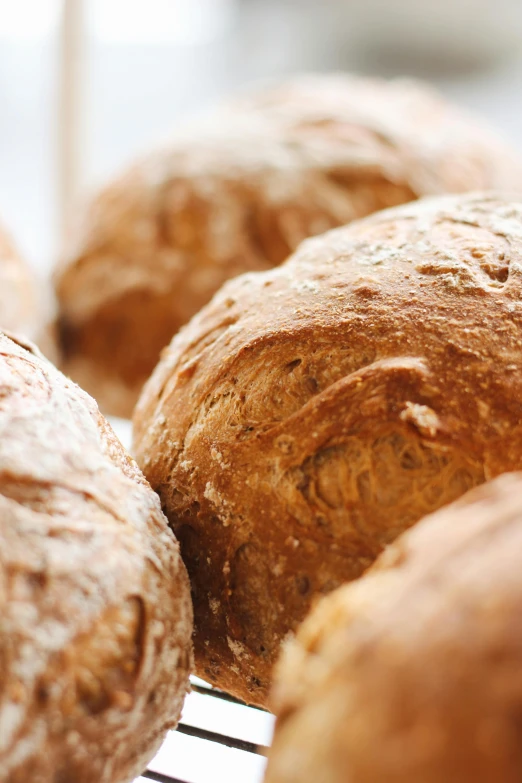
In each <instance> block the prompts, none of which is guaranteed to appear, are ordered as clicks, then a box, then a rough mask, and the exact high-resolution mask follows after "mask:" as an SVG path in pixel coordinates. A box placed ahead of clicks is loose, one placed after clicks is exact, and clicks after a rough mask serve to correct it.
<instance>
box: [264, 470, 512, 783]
mask: <svg viewBox="0 0 522 783" xmlns="http://www.w3.org/2000/svg"><path fill="white" fill-rule="evenodd" d="M521 551H522V474H513V475H507V476H501V477H500V478H497V479H495V480H494V481H492V482H490V483H489V484H485V485H483V486H482V487H479V488H477V489H474V490H472V491H471V492H469V493H468V494H467V495H465V496H464V497H463V498H461V500H459V501H457V502H456V503H455V504H453V505H451V506H448V507H446V508H444V509H441V510H440V511H438V512H437V513H436V514H433V515H432V516H430V517H427V518H426V519H424V520H422V521H421V522H419V524H418V525H416V526H415V527H414V528H413V530H411V531H409V532H408V533H405V534H404V535H402V536H401V537H400V538H399V539H398V540H397V541H396V542H395V543H394V544H393V545H392V546H391V547H390V548H389V549H388V550H386V552H385V553H384V554H383V555H382V556H381V557H380V559H379V560H378V561H377V563H376V564H375V566H374V567H373V568H372V569H371V571H370V572H369V573H368V574H367V575H366V576H365V577H363V578H362V579H360V580H358V581H357V582H354V583H353V584H351V585H347V586H345V587H341V588H340V589H339V590H337V591H336V592H334V593H333V594H332V595H330V596H328V597H327V598H325V599H324V600H323V601H321V602H320V604H319V605H318V606H317V608H316V609H315V610H314V611H313V612H312V614H311V615H310V617H309V618H307V620H306V621H305V622H304V623H303V625H302V627H301V628H300V629H299V631H298V633H297V637H296V639H295V641H293V642H292V643H290V644H289V645H288V646H287V647H286V648H285V651H284V654H283V656H282V659H281V662H280V663H279V664H278V667H276V671H277V674H276V683H275V687H274V692H273V706H274V708H275V711H276V713H277V715H278V720H277V724H276V730H275V737H274V744H273V747H272V749H271V753H270V758H269V762H268V771H267V775H266V779H265V780H266V783H316V781H319V780H320V781H321V783H346V781H350V783H418V782H419V781H422V783H447V781H459V783H497V781H502V783H518V781H520V780H521V779H522V726H521V723H520V714H521V712H522V678H521V661H522V634H521V630H520V616H521V613H522V579H521V570H520V552H521Z"/></svg>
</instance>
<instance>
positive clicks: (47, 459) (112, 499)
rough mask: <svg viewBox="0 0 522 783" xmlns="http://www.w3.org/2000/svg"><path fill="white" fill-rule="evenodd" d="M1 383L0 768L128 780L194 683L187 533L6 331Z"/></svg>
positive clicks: (36, 782)
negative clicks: (182, 543)
mask: <svg viewBox="0 0 522 783" xmlns="http://www.w3.org/2000/svg"><path fill="white" fill-rule="evenodd" d="M0 388H1V394H0V432H1V437H0V781H1V782H2V783H29V781H31V783H120V782H121V783H122V782H123V781H130V780H131V779H133V778H134V777H135V776H136V775H138V774H139V773H140V772H141V771H142V770H143V769H144V767H145V765H146V763H147V761H148V760H149V758H150V757H151V756H152V754H153V753H154V751H155V750H156V748H157V747H158V746H159V744H160V742H161V740H162V739H163V737H164V735H165V732H166V730H167V729H168V728H169V727H171V726H173V725H175V723H176V721H177V719H178V717H179V714H180V711H181V705H182V702H183V698H184V695H185V692H186V690H187V687H188V674H189V671H190V668H191V662H192V653H191V630H192V609H191V603H190V593H189V585H188V579H187V575H186V571H185V568H184V566H183V564H182V562H181V559H180V556H179V548H178V544H177V542H176V541H175V539H174V536H173V535H172V533H171V532H170V531H169V529H168V527H167V523H166V520H165V518H164V516H163V514H162V513H161V509H160V505H159V502H158V499H157V497H156V495H155V494H154V493H153V492H152V490H151V489H150V487H149V485H148V484H147V482H146V481H145V480H144V478H143V476H142V474H141V473H140V471H139V469H138V467H137V466H136V464H135V462H134V461H133V460H132V459H130V458H129V457H128V456H127V455H126V454H125V452H124V450H123V448H122V447H121V445H120V443H119V442H118V440H117V439H116V437H115V435H114V433H113V432H112V430H111V428H110V426H109V425H108V424H107V422H106V421H105V420H104V419H103V417H102V416H101V415H100V413H99V412H98V409H97V407H96V405H95V403H94V401H93V400H91V399H90V398H89V397H88V396H87V395H86V394H85V393H84V392H82V391H81V390H80V389H79V388H78V387H76V386H75V385H74V384H73V383H72V382H71V381H69V380H67V379H66V378H64V377H63V376H62V375H61V373H59V372H58V371H57V370H55V369H54V367H53V366H52V365H51V364H49V363H48V362H47V361H46V360H45V359H43V357H41V355H40V354H38V352H37V351H36V349H34V348H31V345H30V344H26V343H23V342H21V341H17V342H14V341H13V340H11V339H8V337H7V336H5V335H4V334H0Z"/></svg>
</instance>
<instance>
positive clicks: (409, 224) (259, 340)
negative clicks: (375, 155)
mask: <svg viewBox="0 0 522 783" xmlns="http://www.w3.org/2000/svg"><path fill="white" fill-rule="evenodd" d="M521 293H522V204H521V203H512V202H509V201H505V200H503V199H501V198H496V197H494V196H483V195H480V194H479V195H474V196H465V197H456V198H455V197H446V198H438V199H426V200H424V201H419V202H416V203H413V204H410V205H407V206H403V207H400V208H397V209H393V210H389V211H385V212H382V213H379V214H376V215H374V216H371V217H369V218H366V219H364V220H361V221H358V222H357V223H353V224H352V225H351V226H349V227H346V228H342V229H337V230H334V231H332V232H329V233H327V234H325V235H323V236H321V237H317V238H314V239H309V240H307V241H306V242H305V243H304V244H303V245H301V247H300V248H299V250H298V251H297V253H296V254H295V255H294V256H293V257H292V258H290V259H289V261H288V262H287V263H285V264H284V265H283V266H281V267H279V268H278V269H274V270H271V271H269V272H264V273H258V274H250V275H244V276H241V277H239V278H237V279H236V280H233V281H230V282H228V283H227V284H226V285H225V286H224V287H223V288H222V289H221V291H220V292H219V293H218V294H216V296H215V297H214V299H213V300H212V302H211V303H210V304H209V305H208V306H207V307H206V308H204V309H203V310H202V311H201V312H200V313H199V314H198V315H197V316H196V317H195V318H194V319H193V320H192V321H191V322H190V323H189V324H188V326H186V327H185V328H184V329H183V330H182V331H181V332H180V333H179V334H178V335H177V336H176V337H175V338H174V340H173V341H172V343H171V345H170V347H169V348H168V350H166V351H165V352H164V354H163V358H162V360H161V362H160V363H159V365H158V367H157V368H156V370H155V372H154V374H153V376H152V378H151V379H150V381H149V382H148V384H147V385H146V387H145V390H144V392H143V395H142V397H141V400H140V402H139V404H138V406H137V408H136V412H135V416H134V453H135V454H136V458H137V461H138V464H139V465H140V466H141V467H142V469H143V471H144V473H145V475H146V477H147V478H148V480H149V481H150V483H151V485H152V487H153V488H154V489H155V490H156V491H157V492H158V493H159V495H160V498H161V502H162V506H163V509H164V510H165V513H166V514H167V516H168V519H169V521H170V524H171V525H172V528H173V529H174V531H175V533H176V535H177V536H178V538H179V540H180V544H181V549H182V554H183V557H184V561H185V563H186V565H187V568H188V571H189V576H190V578H191V583H192V592H193V598H194V606H195V625H196V632H195V654H196V669H197V673H198V674H199V675H200V676H201V677H203V678H205V679H207V680H209V681H210V682H212V683H214V684H217V685H219V686H220V687H221V688H224V689H225V690H228V691H230V692H231V693H234V694H236V695H237V696H239V697H240V698H243V699H244V700H246V701H250V702H253V703H256V704H261V705H266V697H267V691H268V687H269V683H270V672H271V668H272V666H273V664H274V662H275V659H276V657H277V654H278V651H279V648H280V645H281V642H282V641H283V639H284V638H285V636H286V634H287V633H288V632H289V631H291V630H294V629H295V628H296V627H297V625H298V623H299V622H300V621H301V620H302V619H303V618H304V616H305V615H306V613H307V612H308V610H309V608H310V605H311V603H312V601H313V600H314V598H315V597H317V596H320V595H321V594H324V593H328V592H330V591H332V590H333V589H334V588H335V587H338V586H339V585H340V584H341V583H343V582H346V581H348V580H351V579H354V578H356V577H359V576H360V575H361V574H362V573H363V571H364V570H365V569H366V568H367V567H368V566H369V565H370V564H371V563H372V562H373V561H374V559H375V558H376V557H377V555H378V554H379V553H380V552H381V551H382V549H383V548H384V547H385V546H386V545H387V544H389V543H390V542H391V541H393V540H394V539H395V538H396V537H397V536H398V535H399V533H401V532H402V531H403V530H404V529H405V528H408V527H410V526H411V525H412V524H414V523H415V522H417V521H418V520H419V519H420V518H421V517H423V516H424V515H425V514H427V513H429V512H431V511H434V510H436V509H437V508H439V507H440V506H442V505H444V504H446V503H449V502H451V501H452V500H455V499H456V498H458V497H459V496H460V495H462V494H464V492H466V490H468V489H470V488H471V487H473V486H475V485H477V484H481V483H482V482H484V481H485V480H487V479H489V478H490V477H493V476H495V475H497V474H499V473H502V472H506V471H510V470H515V469H519V468H522V373H521V370H522V302H521Z"/></svg>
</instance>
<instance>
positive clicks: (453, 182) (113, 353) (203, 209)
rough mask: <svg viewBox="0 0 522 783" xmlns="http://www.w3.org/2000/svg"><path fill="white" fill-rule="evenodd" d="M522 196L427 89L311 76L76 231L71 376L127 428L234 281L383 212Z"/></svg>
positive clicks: (143, 168) (153, 160)
mask: <svg viewBox="0 0 522 783" xmlns="http://www.w3.org/2000/svg"><path fill="white" fill-rule="evenodd" d="M521 181H522V166H521V164H520V161H519V160H518V159H517V157H516V155H515V153H514V152H513V151H512V150H510V149H509V148H508V147H507V146H505V145H504V144H503V143H502V142H500V141H499V140H498V139H497V138H495V136H494V135H492V134H490V133H489V132H488V131H486V130H485V129H484V128H482V127H481V126H480V123H478V122H477V121H476V120H475V119H473V118H469V117H468V116H466V115H465V114H463V113H461V112H459V111H457V110H455V109H454V108H453V107H452V106H451V105H448V104H447V103H446V102H445V101H444V100H442V99H441V98H440V97H439V96H438V95H437V94H436V93H434V92H432V91H431V90H430V89H429V88H427V87H426V86H424V85H422V84H417V83H414V82H407V81H400V80H397V81H392V82H384V81H378V80H371V79H360V78H355V77H349V76H341V75H326V76H315V77H314V76H309V77H301V78H296V79H294V80H293V81H289V82H288V83H286V84H283V85H280V86H277V87H274V88H271V89H266V90H264V91H263V90H262V91H260V92H258V93H257V94H254V95H253V96H252V97H251V98H248V97H246V98H243V99H239V100H237V101H235V102H231V103H230V104H229V105H227V106H225V107H223V109H222V110H221V111H217V112H216V113H214V114H213V115H211V116H210V117H208V118H207V119H206V120H201V121H200V122H199V123H195V124H194V125H193V126H192V127H189V128H187V129H186V130H185V131H182V132H180V133H179V134H178V136H177V138H176V139H173V141H172V143H171V144H170V146H169V147H168V148H165V149H161V150H158V151H157V152H155V153H153V154H151V155H149V156H148V157H146V158H144V159H143V160H141V161H139V162H137V163H136V164H135V165H134V166H133V167H131V168H130V169H128V170H127V171H126V172H125V173H124V174H123V175H122V176H121V177H120V178H119V179H117V180H115V181H114V182H113V183H112V184H110V185H109V186H108V187H107V188H105V189H104V190H103V191H102V192H101V193H100V194H99V195H98V196H97V197H96V198H95V199H94V200H93V201H92V203H91V204H90V205H89V207H88V209H87V211H86V212H85V213H84V214H83V215H82V216H81V219H80V222H79V224H78V225H77V226H76V229H75V230H74V231H73V232H72V235H71V241H70V243H69V245H68V247H67V248H66V252H65V254H64V258H63V260H62V264H61V266H60V267H59V269H58V271H57V275H56V290H57V294H58V299H59V303H60V309H61V337H62V345H63V348H64V351H65V364H64V369H65V371H66V372H67V373H68V374H69V375H71V376H72V377H73V379H74V380H76V381H78V382H79V383H80V385H81V386H82V387H84V388H86V389H87V391H89V392H90V393H92V394H93V395H94V396H95V397H96V398H97V399H98V401H99V402H100V404H101V405H102V408H103V409H105V410H106V411H108V412H110V413H113V414H116V415H120V416H128V415H130V412H131V410H132V407H133V405H134V402H135V401H136V399H137V396H138V394H139V391H140V389H141V387H142V385H143V383H144V382H145V380H146V379H147V378H148V376H149V375H150V373H151V372H152V369H153V368H154V366H155V364H156V362H157V360H158V357H159V353H160V350H161V349H162V348H163V347H164V346H165V345H167V344H168V343H169V342H170V339H171V337H172V336H173V334H174V333H175V332H176V331H177V330H178V329H179V328H180V327H181V326H182V325H183V324H184V323H186V322H187V321H188V320H189V318H190V317H191V316H192V315H193V314H194V313H195V312H197V311H198V310H199V309H200V308H201V307H202V306H203V305H204V304H206V303H207V302H208V301H209V299H210V298H211V296H212V295H213V293H214V292H215V291H216V290H217V289H218V288H219V287H220V286H221V285H222V283H224V282H225V281H226V280H228V279H229V278H231V277H234V276H236V275H238V274H240V273H242V272H248V271H256V270H265V269H268V268H270V267H273V266H277V265H279V264H280V263H282V262H283V261H284V260H285V259H286V257H287V256H288V255H289V254H290V253H291V252H292V251H293V250H294V249H295V248H296V247H297V246H298V245H299V243H300V242H301V241H302V240H303V239H305V238H306V237H308V236H310V235H313V234H319V233H322V232H324V231H326V230H328V229H329V228H332V227H334V226H338V225H342V224H345V223H348V222H350V221H352V220H354V219H356V218H360V217H363V216H365V215H368V214H370V213H373V212H375V211H377V210H379V209H382V208H385V207H389V206H393V205H396V204H401V203H404V202H407V201H411V200H413V199H416V198H418V197H420V196H424V195H429V194H439V193H459V192H463V191H469V190H474V189H484V188H509V189H512V188H515V187H520V182H521Z"/></svg>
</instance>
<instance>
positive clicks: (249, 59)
mask: <svg viewBox="0 0 522 783" xmlns="http://www.w3.org/2000/svg"><path fill="white" fill-rule="evenodd" d="M83 6H84V9H85V16H86V46H85V47H84V57H83V62H82V69H83V73H84V77H85V78H84V86H83V89H82V93H81V102H82V105H83V124H82V134H81V154H80V156H79V162H80V165H81V177H82V182H83V184H84V185H85V186H92V185H93V184H94V183H97V182H99V181H100V180H103V179H105V178H106V177H107V176H109V175H110V173H111V172H113V171H114V170H115V169H117V168H119V167H121V166H122V165H123V164H124V163H125V162H126V161H128V160H129V159H130V158H131V157H132V156H133V155H135V154H136V153H138V152H140V151H141V150H143V149H146V148H147V146H148V145H150V144H151V143H154V142H155V141H156V140H158V139H163V138H165V137H166V136H168V133H169V130H170V129H171V128H173V127H175V125H176V123H178V122H179V121H180V119H181V118H182V117H183V115H184V114H186V113H187V112H189V111H192V110H195V109H197V108H199V107H203V106H205V105H207V104H208V103H211V102H214V101H216V100H218V99H219V98H220V97H222V96H223V95H225V94H226V93H227V92H229V91H231V90H236V89H238V88H240V87H241V86H243V85H244V84H246V83H248V82H251V81H253V80H256V79H263V78H269V77H273V76H275V75H277V74H283V73H289V72H293V71H298V70H303V69H304V70H329V69H345V70H353V71H357V72H361V73H365V72H367V73H379V74H382V75H385V76H388V75H395V74H398V73H400V74H408V75H418V76H422V77H424V78H429V79H431V80H432V81H433V82H435V83H436V84H437V85H438V86H439V87H440V88H441V89H442V90H443V91H444V92H445V93H446V94H447V95H448V96H449V97H451V98H453V99H454V100H457V101H459V102H460V103H461V104H463V105H465V106H467V107H470V108H471V109H474V110H476V111H478V112H481V113H483V114H484V115H486V116H487V117H488V118H489V119H490V121H491V122H492V123H494V124H496V125H497V126H499V127H500V129H502V130H504V133H505V135H506V136H508V137H510V138H511V140H512V141H514V142H515V144H517V145H518V146H522V143H521V141H520V139H521V138H522V112H521V110H520V108H519V86H520V83H521V80H522V47H521V45H520V36H521V35H522V32H521V31H522V23H521V17H522V3H520V0H437V2H436V3H435V2H433V3H430V2H428V0H425V2H423V0H395V2H391V0H190V2H189V0H83ZM61 10H62V2H60V0H16V3H14V2H12V0H0V112H1V114H0V116H1V122H0V216H2V219H3V220H4V222H5V223H6V224H7V225H8V226H9V227H10V228H11V230H12V232H13V233H14V234H15V237H16V239H17V241H18V243H19V245H20V246H21V248H22V250H23V251H24V252H25V253H26V255H27V256H28V258H29V260H30V261H31V263H33V264H34V265H36V266H39V267H40V268H42V267H43V266H45V265H47V264H49V263H50V262H51V260H52V258H53V257H54V255H55V254H56V252H57V246H58V230H59V225H60V222H59V214H58V209H59V207H58V203H59V202H58V186H57V176H56V175H57V166H58V157H59V150H58V135H57V112H56V109H57V105H58V96H59V89H58V84H59V80H58V78H57V63H58V59H59V54H58V53H59V22H60V15H61Z"/></svg>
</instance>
